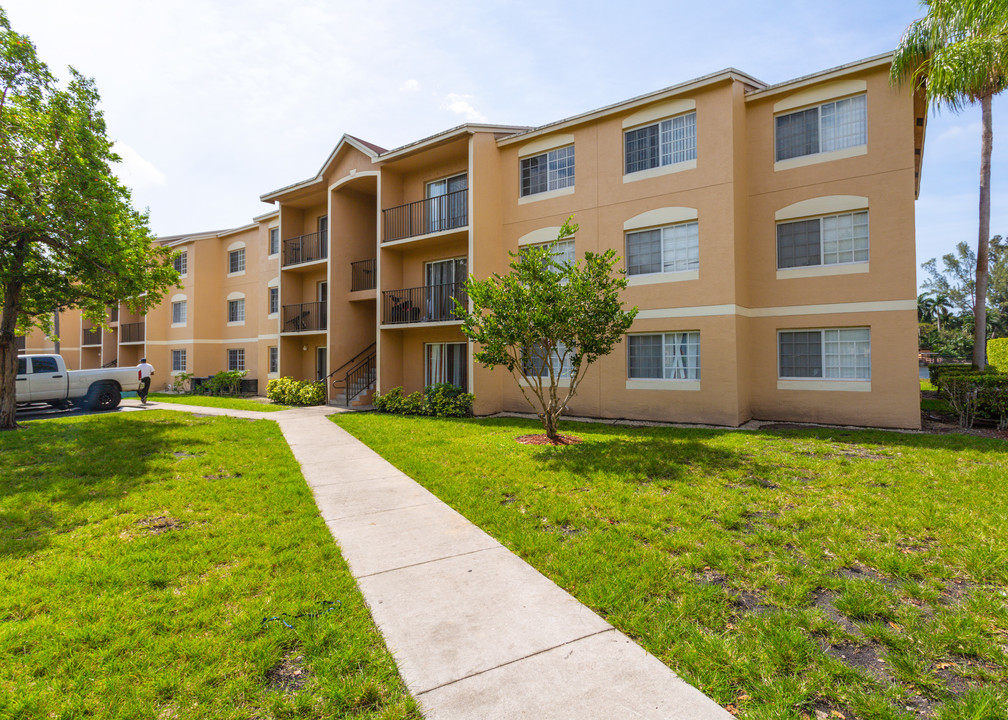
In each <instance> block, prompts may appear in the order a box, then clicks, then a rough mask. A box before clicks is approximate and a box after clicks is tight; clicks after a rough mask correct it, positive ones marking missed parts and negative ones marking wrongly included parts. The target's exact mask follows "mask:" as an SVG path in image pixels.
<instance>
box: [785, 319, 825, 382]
mask: <svg viewBox="0 0 1008 720" xmlns="http://www.w3.org/2000/svg"><path fill="white" fill-rule="evenodd" d="M777 337H778V342H779V344H780V349H779V352H778V357H779V359H780V377H782V378H821V377H822V376H823V363H822V332H821V331H819V330H797V331H795V330H791V331H787V332H781V333H779V334H778V336H777Z"/></svg>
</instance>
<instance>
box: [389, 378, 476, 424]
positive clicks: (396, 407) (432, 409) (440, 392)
mask: <svg viewBox="0 0 1008 720" xmlns="http://www.w3.org/2000/svg"><path fill="white" fill-rule="evenodd" d="M473 400H475V397H474V396H473V395H472V394H470V393H467V392H466V391H465V390H463V389H462V388H460V387H456V386H455V385H452V384H451V383H437V384H436V385H428V386H427V387H426V388H424V391H423V393H420V392H414V393H410V394H409V395H405V396H404V395H403V391H402V388H401V387H395V388H392V389H391V390H390V391H388V392H387V393H385V394H384V395H375V397H374V406H375V409H376V410H378V412H386V413H393V414H395V415H429V416H431V417H468V416H469V415H472V406H473Z"/></svg>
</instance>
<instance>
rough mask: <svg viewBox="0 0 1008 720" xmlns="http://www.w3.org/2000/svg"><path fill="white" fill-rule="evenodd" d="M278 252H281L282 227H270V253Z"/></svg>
mask: <svg viewBox="0 0 1008 720" xmlns="http://www.w3.org/2000/svg"><path fill="white" fill-rule="evenodd" d="M278 252H280V228H270V231H269V254H270V255H276V254H277V253H278Z"/></svg>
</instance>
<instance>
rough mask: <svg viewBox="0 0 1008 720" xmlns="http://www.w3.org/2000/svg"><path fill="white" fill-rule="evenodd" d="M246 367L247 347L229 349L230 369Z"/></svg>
mask: <svg viewBox="0 0 1008 720" xmlns="http://www.w3.org/2000/svg"><path fill="white" fill-rule="evenodd" d="M244 369H245V348H238V349H237V350H228V370H244Z"/></svg>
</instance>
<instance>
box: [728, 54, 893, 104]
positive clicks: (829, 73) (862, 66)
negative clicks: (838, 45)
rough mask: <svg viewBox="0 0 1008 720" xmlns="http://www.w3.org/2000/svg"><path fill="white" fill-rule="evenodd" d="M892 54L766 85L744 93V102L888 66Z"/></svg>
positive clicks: (875, 56) (876, 56)
mask: <svg viewBox="0 0 1008 720" xmlns="http://www.w3.org/2000/svg"><path fill="white" fill-rule="evenodd" d="M894 54H895V53H894V52H892V51H890V52H886V53H882V54H881V55H874V56H872V57H869V58H865V59H863V60H855V61H854V62H851V63H847V64H845V65H838V66H836V67H833V68H829V69H827V70H820V71H819V72H815V73H812V74H811V75H802V76H801V77H798V78H794V79H793V80H786V81H785V82H781V83H777V84H775V85H768V86H766V87H763V88H760V89H759V90H753V91H752V92H749V93H746V98H745V99H746V102H752V101H755V100H762V99H763V98H768V97H773V96H775V95H779V94H781V93H785V92H791V91H793V90H797V89H799V88H802V87H805V86H806V85H813V84H815V83H819V82H823V81H825V80H832V79H834V78H839V77H843V76H844V75H850V74H852V73H856V72H861V71H862V70H869V69H871V68H875V67H879V66H880V65H889V64H891V63H892V59H893V55H894Z"/></svg>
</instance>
